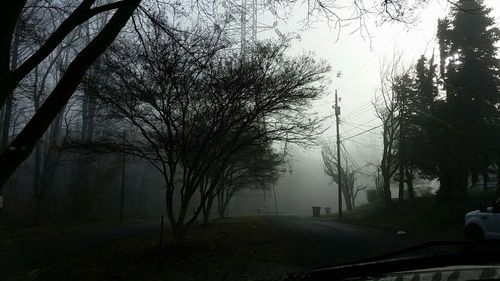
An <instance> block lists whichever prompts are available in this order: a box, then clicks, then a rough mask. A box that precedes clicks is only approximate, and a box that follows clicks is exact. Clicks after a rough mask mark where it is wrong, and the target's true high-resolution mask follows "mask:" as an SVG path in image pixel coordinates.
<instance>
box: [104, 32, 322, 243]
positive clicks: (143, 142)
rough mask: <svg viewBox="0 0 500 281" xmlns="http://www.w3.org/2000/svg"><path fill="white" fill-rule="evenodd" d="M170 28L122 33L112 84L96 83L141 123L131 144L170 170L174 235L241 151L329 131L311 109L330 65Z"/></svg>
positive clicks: (116, 107) (179, 235) (109, 61)
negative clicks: (133, 35)
mask: <svg viewBox="0 0 500 281" xmlns="http://www.w3.org/2000/svg"><path fill="white" fill-rule="evenodd" d="M165 28H166V26H165V25H162V26H158V25H157V24H155V25H153V26H152V27H151V29H148V31H147V32H145V33H142V32H141V33H139V37H140V39H141V40H139V41H138V42H139V43H138V44H137V45H134V43H132V42H129V41H125V40H123V41H120V45H118V44H117V45H116V46H115V47H114V48H113V52H112V53H110V54H109V56H108V57H107V58H106V59H105V64H106V65H107V68H106V71H107V72H109V74H108V77H110V79H111V81H110V82H111V83H106V85H104V89H102V91H96V92H100V93H101V94H100V95H99V99H100V100H101V101H103V102H104V103H106V104H107V105H108V106H109V107H110V108H111V109H112V110H113V112H114V113H115V114H116V115H117V116H119V117H120V118H122V119H123V120H125V121H126V122H128V123H129V124H131V125H133V126H134V127H135V130H137V133H138V137H136V138H135V139H134V140H132V139H130V140H128V142H129V143H128V144H129V145H130V148H131V150H129V151H132V152H133V153H134V154H136V155H138V156H140V157H144V158H145V159H147V160H149V161H150V162H151V164H152V165H154V167H155V168H156V169H157V170H158V171H159V172H160V174H161V175H162V176H163V178H164V180H165V187H166V205H167V215H168V218H169V220H170V223H171V225H172V227H173V229H174V233H175V240H176V242H177V243H182V240H183V237H184V233H185V231H186V229H187V228H188V227H189V226H190V225H191V224H192V223H193V222H194V221H195V219H196V216H197V215H198V214H199V213H200V212H201V210H202V208H203V203H205V200H207V198H208V195H209V194H213V192H215V191H216V188H217V186H218V185H217V184H215V183H216V181H215V180H213V179H218V178H220V175H221V174H222V173H223V172H224V171H225V168H226V167H227V163H229V162H230V161H231V159H232V157H234V155H235V154H236V153H237V152H238V151H240V150H241V149H243V148H244V147H247V146H252V145H258V144H261V143H267V142H272V141H275V140H283V139H284V137H285V136H287V137H288V140H289V141H290V142H295V143H302V144H305V143H310V142H311V141H312V140H314V139H315V138H316V137H317V136H318V135H319V134H321V131H320V130H318V129H319V128H320V125H321V122H320V121H321V119H320V118H314V116H309V117H305V115H306V109H307V107H308V105H309V103H310V101H312V100H314V99H316V98H317V97H318V96H319V95H320V94H321V93H322V91H323V86H322V84H321V81H322V79H323V77H324V75H325V73H326V72H327V71H328V70H329V68H328V67H327V66H326V65H325V64H323V63H322V62H316V61H315V60H313V59H312V58H310V57H306V56H304V57H299V58H288V57H287V56H285V54H284V52H285V50H286V47H287V46H286V45H284V44H278V45H277V44H274V43H267V44H262V45H259V46H257V48H256V50H255V51H254V52H253V57H252V59H248V60H245V59H242V58H241V57H238V56H234V55H227V54H228V53H227V52H221V50H223V49H225V48H227V47H230V46H226V45H224V43H225V41H224V40H221V38H220V37H218V36H214V35H213V34H212V33H211V31H203V30H198V31H197V32H196V33H195V32H186V33H178V34H175V32H172V31H171V30H170V31H169V34H165V30H164V29H165ZM129 50H135V52H130V51H129ZM129 135H130V134H129ZM139 136H140V137H139ZM207 177H209V178H210V179H211V182H210V183H209V184H208V185H206V186H205V187H206V188H208V189H205V190H204V191H203V194H202V198H201V204H199V206H198V207H197V208H195V214H194V215H193V216H191V217H189V215H188V212H187V210H188V206H189V204H190V203H192V198H193V195H194V194H195V193H198V192H199V191H200V187H201V186H202V185H203V182H204V181H205V184H206V183H207ZM175 196H179V199H178V200H179V202H180V209H179V211H178V212H176V211H175V210H174V208H173V206H174V200H175V198H174V197H175Z"/></svg>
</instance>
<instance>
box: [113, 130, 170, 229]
mask: <svg viewBox="0 0 500 281" xmlns="http://www.w3.org/2000/svg"><path fill="white" fill-rule="evenodd" d="M122 138H123V145H125V133H123V136H122ZM121 160H122V167H121V168H122V178H121V192H120V223H123V220H124V209H125V161H126V159H125V152H122V159H121ZM162 218H163V217H162Z"/></svg>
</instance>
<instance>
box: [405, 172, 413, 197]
mask: <svg viewBox="0 0 500 281" xmlns="http://www.w3.org/2000/svg"><path fill="white" fill-rule="evenodd" d="M405 170H406V185H407V186H408V198H409V199H410V200H413V199H415V189H414V188H413V171H412V170H411V169H410V168H408V166H406V167H405Z"/></svg>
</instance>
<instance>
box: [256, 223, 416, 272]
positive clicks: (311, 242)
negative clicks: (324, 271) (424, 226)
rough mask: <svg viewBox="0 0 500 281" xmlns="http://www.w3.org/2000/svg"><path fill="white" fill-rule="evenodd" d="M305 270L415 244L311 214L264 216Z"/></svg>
mask: <svg viewBox="0 0 500 281" xmlns="http://www.w3.org/2000/svg"><path fill="white" fill-rule="evenodd" d="M266 219H267V221H268V222H269V223H270V225H271V226H272V227H273V228H274V229H275V230H276V232H277V233H278V234H279V235H280V236H281V237H282V238H283V239H285V242H286V243H287V244H288V246H289V248H290V250H291V252H292V254H293V255H294V256H295V257H297V262H298V263H299V265H300V266H302V267H304V268H306V269H315V268H321V267H328V266H332V265H335V264H340V263H347V262H353V261H356V260H360V259H364V258H369V257H372V256H375V255H379V254H384V253H387V252H391V251H395V250H398V249H402V248H405V247H408V246H412V245H414V243H413V242H412V241H411V240H410V239H408V238H406V237H405V236H399V235H397V234H396V233H392V232H386V231H382V230H378V229H372V228H365V227H360V226H354V225H349V224H343V223H337V222H333V221H327V220H325V219H314V218H310V217H294V216H269V217H266Z"/></svg>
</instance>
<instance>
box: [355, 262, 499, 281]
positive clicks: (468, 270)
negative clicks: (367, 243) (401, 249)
mask: <svg viewBox="0 0 500 281" xmlns="http://www.w3.org/2000/svg"><path fill="white" fill-rule="evenodd" d="M499 278H500V266H499V265H489V266H467V265H465V266H464V265H462V266H449V267H439V268H428V269H424V270H413V271H404V272H394V273H390V274H386V275H383V276H377V279H378V280H383V281H392V280H498V279H499ZM350 280H373V278H371V277H368V278H359V279H356V278H354V279H350Z"/></svg>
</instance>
